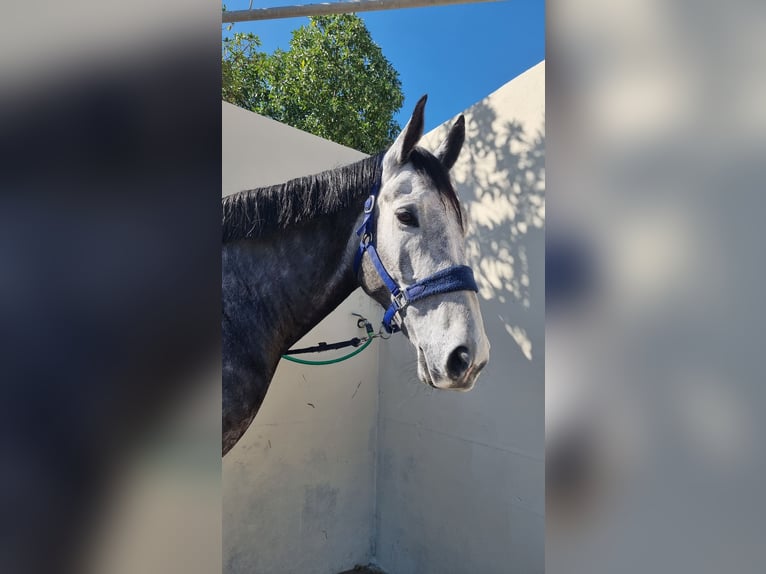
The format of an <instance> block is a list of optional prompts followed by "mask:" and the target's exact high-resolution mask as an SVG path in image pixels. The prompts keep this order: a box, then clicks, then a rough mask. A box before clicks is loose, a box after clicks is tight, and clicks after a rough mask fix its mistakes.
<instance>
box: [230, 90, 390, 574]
mask: <svg viewBox="0 0 766 574" xmlns="http://www.w3.org/2000/svg"><path fill="white" fill-rule="evenodd" d="M222 133H223V176H222V185H223V194H224V195H228V194H230V193H234V192H236V191H239V190H242V189H248V188H253V187H258V186H263V185H271V184H275V183H281V182H283V181H286V180H288V179H290V178H293V177H298V176H301V175H307V174H310V173H316V172H319V171H322V170H324V169H330V168H333V167H336V166H339V165H343V164H347V163H350V162H352V161H356V160H358V159H361V158H363V157H364V154H362V153H360V152H357V151H354V150H351V149H348V148H345V147H343V146H340V145H337V144H334V143H332V142H328V141H326V140H323V139H321V138H318V137H315V136H312V135H310V134H307V133H304V132H301V131H299V130H296V129H293V128H290V127H288V126H285V125H282V124H280V123H278V122H275V121H273V120H270V119H268V118H263V117H260V116H258V115H256V114H253V113H250V112H247V111H244V110H241V109H239V108H236V107H235V106H232V105H230V104H226V103H224V104H223V130H222ZM351 312H357V313H362V314H364V315H365V316H366V317H368V318H370V320H375V319H376V318H378V317H379V315H380V311H379V309H378V308H376V307H375V306H373V304H372V302H371V301H370V300H369V299H368V298H367V297H366V295H364V293H363V292H361V290H358V291H356V292H355V293H353V294H352V295H351V297H349V298H348V299H347V300H346V301H345V302H344V303H342V304H341V306H340V307H339V308H338V309H336V310H335V311H334V312H333V313H332V314H331V315H330V316H329V317H327V318H326V319H325V320H324V321H322V323H320V324H319V325H318V326H317V327H316V328H315V329H314V330H312V331H311V332H310V333H309V334H308V335H306V337H304V339H303V340H302V341H301V342H300V343H299V344H298V346H310V345H315V344H316V343H318V342H319V341H340V340H345V339H349V338H351V337H353V336H357V335H359V334H360V333H361V331H358V330H357V328H356V321H355V319H354V318H353V317H352V316H351ZM339 354H342V353H336V354H335V355H333V354H332V353H330V352H328V353H327V354H323V355H322V356H321V358H322V359H325V358H328V356H338V355H339ZM377 354H378V342H377V341H376V342H374V343H373V344H372V345H370V347H369V348H367V349H366V350H365V351H364V352H362V353H361V354H359V355H357V356H356V357H354V358H352V359H350V360H349V361H346V362H343V363H340V364H337V365H331V366H315V367H310V366H302V365H296V364H293V363H288V362H286V361H282V363H280V366H279V368H278V369H277V373H276V376H275V377H274V380H273V381H272V383H271V386H270V388H269V391H268V393H267V395H266V400H265V401H264V403H263V406H262V407H261V410H260V412H259V413H258V416H257V417H256V418H255V421H254V422H253V424H252V425H251V427H250V429H249V430H248V431H247V432H246V433H245V435H244V436H243V437H242V439H241V440H240V442H239V443H238V444H237V445H236V446H235V447H234V448H233V449H232V450H231V451H230V452H229V453H228V454H227V455H226V457H225V458H224V460H223V554H224V555H223V569H224V572H227V573H231V574H235V573H248V574H252V573H257V574H288V573H291V572H295V573H300V574H335V573H337V572H339V571H341V570H344V569H347V568H351V567H352V566H353V565H354V564H357V563H366V562H367V561H368V560H369V557H370V555H371V548H372V544H373V525H374V522H373V504H374V500H375V493H374V484H375V476H374V468H375V443H376V413H377ZM307 358H308V357H307ZM315 358H316V357H315Z"/></svg>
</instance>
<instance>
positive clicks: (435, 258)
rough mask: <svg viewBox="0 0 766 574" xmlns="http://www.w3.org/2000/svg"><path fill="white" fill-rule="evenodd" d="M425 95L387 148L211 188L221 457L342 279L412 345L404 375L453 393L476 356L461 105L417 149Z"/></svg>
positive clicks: (480, 349) (485, 351)
mask: <svg viewBox="0 0 766 574" xmlns="http://www.w3.org/2000/svg"><path fill="white" fill-rule="evenodd" d="M425 103H426V96H423V97H422V98H421V99H420V100H419V101H418V103H417V104H416V105H415V108H414V111H413V113H412V116H411V117H410V119H409V121H408V122H407V124H406V125H405V127H404V129H403V130H402V131H401V133H400V134H399V135H398V136H397V138H396V139H395V141H394V143H393V144H392V145H391V147H390V148H389V149H388V150H387V151H386V152H383V153H380V154H378V155H375V156H372V157H368V158H365V159H363V160H361V161H358V162H356V163H353V164H350V165H347V166H343V167H339V168H337V169H333V170H329V171H325V172H322V173H319V174H316V175H311V176H306V177H301V178H298V179H294V180H291V181H288V182H286V183H284V184H280V185H275V186H270V187H264V188H258V189H252V190H247V191H241V192H239V193H236V194H233V195H230V196H227V197H225V198H223V200H222V202H223V247H222V299H223V301H222V302H223V304H222V335H223V348H222V371H223V389H222V390H223V397H222V400H223V409H222V411H223V412H222V416H223V428H222V451H223V455H225V454H226V453H227V452H228V451H229V450H230V449H231V448H232V447H233V446H234V445H235V444H236V443H237V441H238V440H239V439H240V437H241V436H242V435H243V434H244V432H245V431H246V430H247V428H248V427H249V426H250V424H251V422H252V421H253V419H254V417H255V415H256V414H257V412H258V409H259V408H260V406H261V403H262V402H263V400H264V397H265V395H266V391H267V390H268V387H269V384H270V382H271V379H272V377H273V375H274V372H275V371H276V368H277V364H278V363H279V360H280V358H281V356H282V355H283V354H285V353H286V351H287V350H288V349H289V348H290V347H291V346H292V345H293V344H295V343H296V342H297V341H298V340H299V339H300V338H301V337H303V336H304V335H305V334H306V333H308V332H309V331H310V330H311V329H312V328H313V327H314V326H315V325H317V324H318V323H319V322H320V321H321V320H322V319H323V318H324V317H326V316H327V315H328V314H329V313H330V312H331V311H333V309H335V308H336V307H337V306H338V305H339V304H340V303H341V302H342V301H343V300H344V299H346V297H348V296H349V295H350V294H351V293H352V292H353V291H354V290H355V289H357V288H358V287H361V288H362V289H363V290H364V291H365V293H366V294H367V295H368V296H370V297H372V298H373V299H374V300H375V301H377V302H378V303H380V304H381V306H382V307H383V308H384V309H385V314H384V316H383V325H382V327H383V328H385V330H386V331H388V332H389V333H392V332H397V331H401V332H402V333H403V334H404V335H405V336H406V337H407V338H408V339H409V341H410V342H411V344H412V345H413V346H414V347H415V349H416V351H417V365H418V366H417V371H418V378H419V379H420V381H421V382H422V383H424V384H426V385H429V386H431V387H434V388H437V389H454V390H461V391H467V390H470V389H471V388H473V386H474V384H475V382H476V379H477V377H478V375H479V373H480V372H481V370H482V369H483V368H484V366H485V365H486V364H487V361H488V360H489V349H490V345H489V341H488V339H487V335H486V333H485V331H484V323H483V320H482V316H481V311H480V308H479V300H478V297H477V292H478V288H477V286H476V282H475V278H474V275H473V271H472V270H471V268H470V267H468V266H467V265H465V261H466V255H465V225H466V222H465V217H464V213H463V209H462V206H461V204H460V201H459V199H458V197H457V194H456V192H455V189H454V187H453V185H452V182H451V180H450V175H449V171H450V169H451V168H452V166H453V165H454V164H455V162H456V161H457V158H458V155H459V154H460V150H461V148H462V146H463V142H464V140H465V119H464V118H463V116H462V115H461V116H460V117H458V119H457V120H456V121H455V123H454V124H453V125H452V126H451V128H450V130H449V132H448V133H447V136H446V137H445V139H444V141H443V142H442V143H441V145H440V146H439V147H438V149H437V150H436V152H434V153H431V152H429V151H427V150H426V149H424V148H422V147H420V146H418V145H417V144H418V142H419V140H420V138H421V137H422V135H423V125H424V121H423V115H424V108H425Z"/></svg>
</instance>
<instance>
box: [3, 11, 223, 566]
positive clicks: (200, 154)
mask: <svg viewBox="0 0 766 574" xmlns="http://www.w3.org/2000/svg"><path fill="white" fill-rule="evenodd" d="M42 8H45V6H44V5H43V6H42ZM219 10H220V7H219V6H216V7H213V9H212V10H210V11H209V15H210V17H209V18H208V20H207V21H206V22H204V23H200V22H199V21H196V22H195V24H194V26H189V27H178V26H172V27H169V31H167V32H162V31H159V30H158V32H157V33H156V34H143V35H140V38H141V39H140V41H136V42H135V44H134V45H130V46H125V45H123V46H121V47H120V49H119V50H116V49H110V47H109V46H106V45H101V44H99V43H96V42H94V43H93V44H92V46H89V48H90V52H91V53H96V54H98V58H88V59H87V61H86V59H83V60H82V61H78V60H77V59H76V58H75V59H74V60H73V61H68V62H67V65H66V66H63V67H62V64H61V62H60V61H56V62H55V63H53V62H54V60H59V59H58V58H54V56H56V57H57V56H60V54H56V53H51V62H52V63H51V64H50V65H46V63H45V62H34V65H31V64H30V69H31V70H33V72H30V73H29V74H27V75H24V76H23V78H22V79H21V81H17V79H18V75H16V76H14V81H13V82H12V83H4V85H3V88H2V94H1V95H0V126H2V127H0V182H2V183H1V184H0V189H2V196H1V199H0V269H2V271H1V272H0V365H2V367H1V368H2V376H0V380H2V395H1V398H0V426H1V427H2V433H0V441H1V442H0V444H1V447H0V449H1V450H0V456H2V461H3V462H2V465H3V467H2V468H3V471H2V473H1V474H0V516H1V517H2V518H0V520H1V521H2V525H1V526H0V530H1V531H2V533H3V534H2V537H1V538H0V540H1V542H0V572H8V573H10V572H14V573H22V572H70V571H74V570H75V568H76V562H77V558H78V557H79V556H80V554H81V552H82V550H83V548H84V546H85V545H87V538H88V533H89V527H90V524H91V522H90V520H91V519H92V518H93V516H94V515H95V513H96V511H97V510H98V509H99V508H100V507H101V506H102V504H103V503H104V500H105V498H104V497H105V496H108V493H109V492H110V490H109V485H110V484H111V479H112V478H113V477H114V473H115V472H119V469H120V468H121V467H120V463H121V462H122V461H123V459H125V458H126V457H128V456H129V454H130V452H131V451H132V449H134V448H135V447H136V445H137V444H141V443H142V442H145V441H146V440H147V439H148V440H151V432H152V429H153V428H155V425H156V424H158V422H160V421H161V420H162V419H163V417H165V416H167V413H168V412H169V410H170V409H171V407H172V406H173V405H174V403H177V402H178V401H180V400H182V398H183V397H184V396H185V395H188V394H189V393H191V392H192V389H191V386H192V385H197V384H199V383H198V381H199V379H200V372H201V369H204V368H205V367H206V366H208V367H209V366H210V365H211V364H212V365H215V364H218V356H219V353H220V351H219V346H220V343H219V341H220V321H219V307H220V176H221V136H220V133H221V112H220V109H221V108H220V12H219ZM30 17H31V18H33V19H34V18H35V15H31V16H30ZM147 18H151V15H150V14H148V15H147ZM174 24H177V23H174ZM98 25H99V23H98V22H92V21H89V20H87V19H85V20H83V21H82V27H83V30H82V34H83V35H84V37H85V38H86V40H87V35H88V34H89V33H90V32H91V31H92V30H93V27H95V26H98ZM33 27H34V26H33ZM33 27H32V28H33ZM180 29H183V32H179V31H178V30H180ZM173 30H176V31H173ZM137 37H139V36H138V35H137ZM19 50H20V51H23V50H24V45H23V43H21V42H20V43H19ZM54 52H55V49H54ZM208 370H209V369H208ZM213 383H214V381H213ZM219 408H220V407H219ZM213 439H214V440H213ZM218 440H219V437H218V436H216V437H211V441H210V442H211V445H212V446H211V449H210V453H212V455H211V457H210V458H209V463H210V464H211V465H214V466H213V470H214V472H217V473H220V447H219V446H218ZM216 469H217V470H216Z"/></svg>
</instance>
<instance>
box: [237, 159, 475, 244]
mask: <svg viewBox="0 0 766 574" xmlns="http://www.w3.org/2000/svg"><path fill="white" fill-rule="evenodd" d="M382 157H383V154H382V153H381V154H378V155H376V156H370V157H368V158H365V159H363V160H360V161H358V162H355V163H352V164H349V165H346V166H343V167H339V168H336V169H332V170H328V171H323V172H321V173H318V174H315V175H309V176H305V177H299V178H296V179H292V180H290V181H288V182H286V183H282V184H279V185H272V186H268V187H259V188H255V189H250V190H246V191H240V192H238V193H235V194H232V195H228V196H226V197H224V198H223V200H222V202H223V242H224V243H228V242H232V241H238V240H240V239H255V238H258V237H263V236H264V235H266V234H267V233H268V232H271V231H275V230H278V229H285V228H287V227H289V226H291V225H295V224H299V223H302V222H304V221H309V220H311V219H313V218H315V217H318V216H320V215H331V214H334V213H338V212H339V211H342V210H343V209H345V208H347V207H349V206H350V205H351V204H352V202H353V201H354V200H355V199H357V198H360V197H364V196H366V195H367V194H368V193H370V191H372V187H373V185H374V182H375V181H376V180H377V179H378V178H379V177H380V170H381V167H380V162H381V159H382ZM410 161H411V162H412V165H413V167H414V168H415V170H416V171H417V172H418V173H420V174H422V175H424V176H426V177H428V178H429V179H431V180H432V181H433V183H434V184H435V186H436V188H437V189H438V191H439V193H440V194H441V195H442V196H443V197H444V198H446V199H447V200H448V201H449V202H450V204H451V205H452V207H453V208H454V210H455V213H456V214H457V218H458V222H459V223H460V227H461V229H462V228H463V218H462V212H461V209H460V202H459V200H458V197H457V194H456V193H455V188H454V187H453V186H452V182H451V181H450V177H449V173H448V172H447V170H446V169H445V168H444V166H443V165H442V164H441V162H440V161H439V160H438V159H437V158H436V157H435V156H434V155H433V154H431V153H430V152H428V151H426V150H424V149H422V148H417V147H416V148H415V149H413V151H412V154H411V155H410Z"/></svg>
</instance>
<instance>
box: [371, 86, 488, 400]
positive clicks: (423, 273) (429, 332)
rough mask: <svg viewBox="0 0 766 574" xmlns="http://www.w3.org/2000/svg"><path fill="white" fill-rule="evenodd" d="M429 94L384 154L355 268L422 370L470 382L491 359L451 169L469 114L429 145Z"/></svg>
mask: <svg viewBox="0 0 766 574" xmlns="http://www.w3.org/2000/svg"><path fill="white" fill-rule="evenodd" d="M425 102H426V96H423V98H421V99H420V101H419V102H418V103H417V105H416V106H415V110H414V112H413V114H412V117H411V118H410V120H409V121H408V122H407V125H406V126H405V127H404V129H403V130H402V132H401V134H399V136H398V137H397V139H396V141H395V142H394V143H393V145H392V146H391V148H390V149H389V150H388V151H387V152H386V153H385V155H384V156H383V158H382V166H383V167H382V176H381V179H380V184H379V188H378V189H376V191H377V193H375V192H373V194H372V195H371V198H368V201H367V203H366V204H365V213H366V214H368V215H366V216H365V218H364V222H363V224H362V227H360V235H361V237H362V243H361V247H360V252H359V254H358V256H357V265H358V277H359V281H360V283H361V285H362V287H363V288H364V290H365V291H366V292H367V293H368V294H369V295H370V296H371V297H373V298H374V299H376V300H377V301H378V302H380V303H381V304H382V305H383V306H384V307H387V308H388V311H387V312H386V317H384V325H386V326H387V327H388V328H389V329H390V330H401V331H402V332H403V333H404V334H405V335H406V336H407V338H408V339H409V340H410V342H411V343H412V344H413V346H414V347H415V349H416V350H417V356H418V376H419V378H420V380H421V381H422V382H423V383H425V384H428V385H430V386H432V387H435V388H439V389H457V390H463V391H467V390H470V389H471V388H473V386H474V383H475V382H476V378H477V377H478V375H479V372H480V371H481V370H482V368H484V366H485V365H486V364H487V361H488V359H489V347H490V345H489V341H488V339H487V335H486V333H485V332H484V324H483V321H482V317H481V311H480V309H479V300H478V297H477V295H476V290H477V288H476V283H475V281H474V279H473V272H472V271H471V269H470V268H469V267H468V266H467V265H466V254H465V251H466V249H465V222H464V217H463V211H462V208H461V206H460V203H459V200H458V197H457V195H456V193H455V189H454V187H453V185H452V182H451V181H450V175H449V171H450V169H451V168H452V166H453V165H454V164H455V161H456V160H457V158H458V155H459V154H460V150H461V148H462V146H463V141H464V139H465V120H464V118H463V116H460V117H459V118H458V119H457V121H456V122H455V123H454V125H453V126H452V127H451V129H450V130H449V133H448V134H447V136H446V138H445V140H444V141H443V143H442V144H441V145H440V146H439V148H438V149H437V150H436V152H435V153H433V154H432V153H431V152H429V151H427V150H425V149H423V148H421V147H419V146H418V145H417V144H418V141H419V140H420V138H421V136H422V135H423V109H424V107H425ZM386 275H387V277H386ZM389 325H390V326H389Z"/></svg>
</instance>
